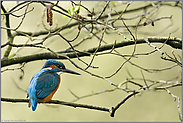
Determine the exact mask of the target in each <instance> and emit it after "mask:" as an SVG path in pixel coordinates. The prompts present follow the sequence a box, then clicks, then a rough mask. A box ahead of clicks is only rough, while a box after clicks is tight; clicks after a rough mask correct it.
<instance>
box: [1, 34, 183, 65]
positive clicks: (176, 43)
mask: <svg viewBox="0 0 183 123" xmlns="http://www.w3.org/2000/svg"><path fill="white" fill-rule="evenodd" d="M147 40H148V41H149V42H150V43H164V42H165V41H166V40H167V38H159V37H157V38H148V39H147ZM142 43H146V41H145V40H144V39H138V40H137V42H136V44H142ZM166 44H167V45H169V46H171V47H173V48H176V49H182V40H181V39H180V38H174V37H171V38H169V39H168V40H167V42H166ZM130 45H134V41H120V42H116V44H115V45H114V44H106V45H103V46H101V47H100V48H99V49H98V51H97V52H102V51H106V50H111V49H113V48H120V47H124V46H130ZM20 46H21V45H20ZM25 46H26V45H25ZM29 46H30V45H29ZM97 48H98V46H97V47H94V48H91V49H88V50H85V51H83V52H78V53H77V56H78V57H83V56H90V53H94V52H95V51H96V49H97ZM56 53H58V52H56ZM67 56H68V57H69V58H77V56H76V54H75V53H67ZM43 59H67V58H66V57H63V56H59V57H57V56H55V55H53V54H52V53H50V52H46V53H39V54H34V55H27V56H22V57H14V58H11V59H1V67H5V66H8V65H13V64H19V63H23V62H30V61H35V60H43Z"/></svg>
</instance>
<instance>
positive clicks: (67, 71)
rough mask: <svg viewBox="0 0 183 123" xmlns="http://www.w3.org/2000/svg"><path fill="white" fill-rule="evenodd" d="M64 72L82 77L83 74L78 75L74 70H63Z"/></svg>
mask: <svg viewBox="0 0 183 123" xmlns="http://www.w3.org/2000/svg"><path fill="white" fill-rule="evenodd" d="M62 71H63V72H66V73H71V74H76V75H81V74H79V73H77V72H74V71H72V70H69V69H62Z"/></svg>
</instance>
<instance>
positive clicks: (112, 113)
mask: <svg viewBox="0 0 183 123" xmlns="http://www.w3.org/2000/svg"><path fill="white" fill-rule="evenodd" d="M138 93H140V92H138V91H136V92H133V93H131V94H129V95H127V96H126V97H125V98H124V99H123V100H122V101H121V102H120V103H119V104H117V105H116V107H112V111H111V117H114V113H115V112H116V110H117V109H118V108H119V107H120V106H121V105H122V104H123V103H125V102H126V101H127V100H128V99H129V98H130V97H132V96H133V95H136V94H138Z"/></svg>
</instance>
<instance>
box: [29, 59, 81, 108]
mask: <svg viewBox="0 0 183 123" xmlns="http://www.w3.org/2000/svg"><path fill="white" fill-rule="evenodd" d="M62 73H70V74H76V75H81V74H79V73H77V72H74V71H72V70H69V69H66V67H65V65H64V64H63V63H62V62H59V61H56V60H52V59H50V60H47V61H46V62H45V63H44V65H43V66H42V68H41V70H40V71H39V72H37V73H36V74H34V76H33V77H32V79H31V80H30V83H29V87H28V91H27V98H29V104H28V107H29V108H30V107H31V105H32V111H35V110H36V108H37V103H38V101H42V102H49V101H51V99H52V97H53V95H54V94H55V92H56V91H57V89H58V87H59V85H60V82H61V76H60V75H61V74H62Z"/></svg>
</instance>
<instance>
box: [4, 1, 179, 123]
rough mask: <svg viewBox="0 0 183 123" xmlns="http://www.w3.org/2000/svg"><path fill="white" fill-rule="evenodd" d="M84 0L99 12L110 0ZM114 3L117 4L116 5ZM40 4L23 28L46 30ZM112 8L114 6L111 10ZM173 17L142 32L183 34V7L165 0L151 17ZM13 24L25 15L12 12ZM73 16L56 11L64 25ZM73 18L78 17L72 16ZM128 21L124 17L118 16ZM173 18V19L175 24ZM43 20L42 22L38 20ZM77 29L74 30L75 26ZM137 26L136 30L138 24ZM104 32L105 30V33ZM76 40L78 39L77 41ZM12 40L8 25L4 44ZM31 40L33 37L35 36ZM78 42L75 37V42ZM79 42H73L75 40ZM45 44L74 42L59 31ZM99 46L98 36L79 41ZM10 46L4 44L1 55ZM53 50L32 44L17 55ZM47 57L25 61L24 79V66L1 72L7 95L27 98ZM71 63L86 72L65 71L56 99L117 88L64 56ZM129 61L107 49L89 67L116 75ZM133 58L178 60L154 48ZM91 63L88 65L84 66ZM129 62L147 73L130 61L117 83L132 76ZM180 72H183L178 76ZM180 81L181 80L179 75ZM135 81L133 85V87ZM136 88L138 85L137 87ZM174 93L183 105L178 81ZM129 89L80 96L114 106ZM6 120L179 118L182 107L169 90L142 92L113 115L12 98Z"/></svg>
mask: <svg viewBox="0 0 183 123" xmlns="http://www.w3.org/2000/svg"><path fill="white" fill-rule="evenodd" d="M125 3H126V2H124V3H123V2H119V3H115V4H116V6H117V5H118V7H116V10H119V9H121V10H123V9H124V7H125V6H126V4H125ZM149 3H150V2H143V1H141V2H138V1H135V2H133V3H132V4H131V5H130V6H129V8H128V9H133V8H137V6H139V7H140V6H143V5H145V4H149ZM16 4H17V2H15V1H4V2H3V5H4V6H5V7H6V9H7V10H8V9H11V8H12V7H13V6H15V5H16ZM82 4H83V5H85V6H87V7H88V8H89V9H90V10H92V8H95V11H96V12H100V11H101V9H102V8H103V6H104V5H105V2H97V1H95V2H93V1H83V2H82ZM59 5H61V6H62V7H63V8H65V9H66V10H67V9H71V8H72V6H71V3H70V2H69V1H60V2H59ZM110 6H112V4H111V5H110ZM32 7H34V10H33V11H32V12H30V13H28V14H27V15H26V18H25V20H24V21H23V24H22V25H21V27H20V28H19V30H21V31H26V32H37V31H41V30H45V29H44V27H43V26H42V24H41V19H42V15H43V12H44V10H45V8H44V7H43V6H42V5H41V4H40V3H39V4H38V3H32V4H31V5H30V6H29V9H31V8H32ZM107 11H109V10H107ZM23 12H24V11H23V10H21V11H18V12H16V14H17V15H20V14H21V13H23ZM143 12H144V11H138V12H137V13H136V12H134V13H130V14H124V16H123V17H132V16H135V15H138V14H140V13H143ZM81 15H83V16H86V15H87V13H86V11H82V10H81ZM171 15H172V20H171V21H170V20H169V19H167V20H166V19H165V20H161V21H158V22H155V26H154V27H152V26H151V25H148V26H147V27H146V28H142V29H139V32H145V33H149V35H143V34H139V35H138V37H139V38H141V37H154V36H155V37H168V35H169V33H172V34H171V37H178V38H182V9H180V8H177V7H171V6H163V7H160V8H159V9H158V11H157V12H154V15H152V17H151V19H155V18H158V17H164V16H171ZM10 20H11V21H10V25H11V27H12V28H15V27H17V25H18V24H19V23H20V21H21V18H16V17H12V16H10ZM69 20H70V19H68V18H66V17H64V16H62V15H60V14H58V13H56V12H53V26H52V28H54V27H56V23H57V24H58V27H60V26H64V25H66V23H67V22H68V21H69ZM71 22H74V20H73V21H71ZM125 22H126V23H127V25H128V24H129V25H132V24H134V23H135V24H136V23H137V22H138V21H137V20H136V19H134V21H125ZM44 23H45V25H46V26H47V28H49V26H48V24H47V23H46V18H44ZM118 23H119V24H120V25H122V22H121V21H119V22H118ZM171 24H172V25H171ZM38 25H39V26H38ZM168 25H171V26H170V27H169V28H166V27H167V26H168ZM1 26H5V20H4V21H2V22H1ZM71 30H72V32H71ZM133 32H134V30H133ZM61 34H63V35H64V36H65V37H66V38H68V39H73V38H74V37H75V35H76V34H77V27H74V28H70V29H67V30H64V31H62V32H61ZM124 34H125V36H127V37H128V38H131V36H130V35H129V34H128V33H124ZM150 34H151V35H150ZM87 35H88V33H87V32H85V31H82V33H81V34H80V36H79V38H78V39H77V41H79V40H81V39H82V38H84V37H85V36H87ZM99 36H100V35H99ZM27 40H28V39H27V38H25V37H16V38H15V39H14V43H16V44H23V43H25V42H26V41H27ZM104 40H105V41H106V42H108V43H113V42H114V40H117V41H123V40H124V38H123V37H122V36H119V35H117V34H113V35H112V34H111V35H107V34H105V36H104ZM77 41H76V42H77ZM6 42H7V35H6V30H4V29H1V44H4V43H6ZM30 43H31V42H30ZM74 43H75V42H74ZM74 43H73V44H74ZM154 45H156V46H161V44H158V43H155V44H154ZM44 46H46V47H49V48H51V49H52V50H54V51H59V50H63V49H65V48H67V47H68V44H67V43H66V42H65V41H64V40H63V39H61V38H60V37H58V36H53V37H51V38H49V39H48V40H47V41H46V42H45V44H44ZM93 46H98V40H97V39H96V38H92V39H90V40H88V41H86V42H84V43H83V44H82V45H81V46H79V47H78V49H80V50H84V49H88V48H90V47H93ZM5 49H6V48H2V49H1V58H2V56H3V53H4V51H5ZM117 50H118V51H119V52H120V53H122V54H131V53H132V51H133V46H128V47H123V48H119V49H117ZM152 50H153V48H150V47H149V46H148V45H147V44H140V45H137V51H136V52H137V53H143V52H148V51H152ZM162 50H163V51H166V52H167V53H168V54H170V53H171V51H172V50H174V53H175V54H176V55H180V56H182V50H177V49H173V48H171V47H170V46H167V45H165V46H164V47H163V48H162ZM16 51H17V48H13V49H12V52H11V53H14V52H16ZM41 52H47V51H46V50H40V49H36V48H32V47H26V48H23V49H21V50H20V51H19V52H18V53H17V56H25V55H31V54H35V53H41ZM91 58H92V57H82V58H81V59H83V60H84V61H86V62H89V61H90V60H91ZM45 61H46V60H40V61H33V62H29V63H27V64H26V65H25V67H24V72H25V75H24V76H23V78H22V79H20V77H21V76H22V72H21V71H20V70H14V71H11V70H10V71H6V72H3V73H1V97H4V98H5V97H6V98H21V99H22V98H23V99H24V98H26V92H25V91H26V90H27V89H28V85H29V82H30V79H31V77H32V76H33V75H34V74H35V73H36V72H38V71H39V70H40V68H41V66H42V65H43V64H44V62H45ZM58 61H61V62H63V63H64V64H65V66H66V67H67V68H68V69H71V70H74V71H76V72H78V73H80V74H81V76H75V75H70V74H64V75H62V83H61V86H60V87H59V89H58V91H57V92H56V94H55V95H54V97H53V99H55V100H63V101H67V102H70V101H73V100H74V99H75V97H74V96H73V95H72V94H71V93H70V92H69V90H68V89H70V90H72V91H73V92H74V93H75V94H76V95H78V96H84V95H87V94H91V93H93V92H98V91H102V90H106V89H113V88H114V87H113V86H112V85H110V83H108V82H107V81H105V80H102V79H99V78H96V77H94V76H91V75H89V74H87V73H85V72H83V71H81V70H79V69H77V68H75V67H74V66H73V65H72V64H71V63H70V62H69V61H68V60H58ZM73 61H74V62H75V63H77V64H78V65H81V66H83V64H82V63H81V62H80V61H78V60H77V59H76V58H75V59H73ZM123 62H124V59H123V58H121V57H117V56H114V55H102V56H98V57H95V59H94V62H93V64H92V65H94V66H99V69H92V68H89V71H91V72H93V73H95V74H99V75H102V76H108V75H111V74H112V73H113V72H115V71H116V69H117V68H118V67H119V66H120V65H121V64H122V63H123ZM132 62H134V63H136V64H138V65H140V66H143V67H145V68H157V69H161V68H165V67H168V66H171V65H173V63H171V62H167V61H166V62H165V61H164V60H162V59H161V58H160V54H159V52H156V53H154V54H153V55H149V56H144V57H139V58H136V59H132ZM17 67H20V65H19V64H17V65H11V66H8V67H4V68H2V70H4V69H6V68H17ZM83 67H85V66H83ZM126 68H127V69H128V70H129V71H130V73H131V75H132V76H133V77H136V78H142V75H141V72H140V69H139V68H137V67H134V66H132V65H131V64H129V63H126V64H125V66H124V67H123V68H122V69H121V70H120V71H119V73H118V74H116V75H115V76H114V77H112V78H110V81H112V82H114V83H115V84H120V83H121V82H124V81H125V80H126V78H128V77H129V75H128V74H127V71H126ZM181 72H182V69H181V68H180V67H179V66H177V67H174V68H172V69H170V70H166V71H163V72H157V73H148V72H143V73H144V76H145V78H147V79H152V80H165V81H166V80H170V79H172V78H174V77H176V76H177V75H179V74H180V73H181ZM178 80H180V78H177V81H178ZM174 81H176V80H174ZM15 83H16V84H17V85H18V86H19V87H20V88H22V89H23V90H25V91H22V90H21V89H19V88H18V87H17V85H16V84H15ZM139 83H141V84H143V83H144V82H143V81H139ZM133 87H134V86H132V87H131V88H133ZM134 88H135V87H134ZM169 90H170V91H171V92H172V93H173V94H174V95H176V96H178V97H181V109H182V88H181V87H175V88H171V89H169ZM126 95H127V93H125V92H124V91H120V90H116V91H113V92H106V93H103V94H99V95H94V96H91V97H88V98H84V99H81V100H78V101H76V103H82V104H90V105H96V106H103V107H112V106H115V105H116V104H118V103H119V102H120V101H121V100H122V99H123V98H125V96H126ZM1 121H8V122H9V121H24V122H66V121H70V122H74V121H75V122H83V121H84V122H87V121H88V122H92V121H93V122H94V121H97V122H100V121H101V122H148V121H149V122H151V121H152V122H157V121H158V122H161V121H163V122H176V121H177V122H178V121H180V120H179V117H178V109H177V101H174V98H173V97H172V96H171V95H169V94H168V93H167V92H166V91H144V92H143V93H142V94H139V95H136V96H135V97H132V98H130V99H129V100H128V101H127V102H125V104H123V105H122V106H121V107H120V108H119V109H118V110H117V111H116V114H115V117H113V118H112V117H110V114H109V113H107V112H102V111H96V110H89V109H83V108H73V107H69V106H63V105H52V104H50V105H49V104H39V105H38V107H37V110H36V111H35V112H33V111H32V110H31V109H30V108H28V104H27V103H10V102H1Z"/></svg>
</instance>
